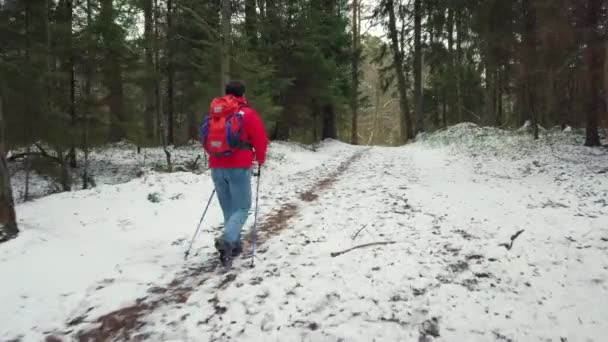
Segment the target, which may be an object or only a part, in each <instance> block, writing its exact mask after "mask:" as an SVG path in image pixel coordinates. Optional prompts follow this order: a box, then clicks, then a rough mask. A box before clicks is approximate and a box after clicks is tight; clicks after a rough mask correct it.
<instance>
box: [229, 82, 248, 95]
mask: <svg viewBox="0 0 608 342" xmlns="http://www.w3.org/2000/svg"><path fill="white" fill-rule="evenodd" d="M243 94H245V82H243V81H230V82H228V84H226V95H234V96H236V97H242V96H243Z"/></svg>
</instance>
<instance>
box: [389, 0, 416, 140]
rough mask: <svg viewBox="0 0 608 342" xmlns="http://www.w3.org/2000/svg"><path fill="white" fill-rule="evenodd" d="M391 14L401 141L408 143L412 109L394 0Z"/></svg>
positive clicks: (390, 34)
mask: <svg viewBox="0 0 608 342" xmlns="http://www.w3.org/2000/svg"><path fill="white" fill-rule="evenodd" d="M386 6H387V11H388V15H389V36H390V40H391V50H392V51H393V66H394V68H395V73H396V74H397V86H398V89H399V100H400V101H399V108H400V111H401V120H400V122H399V123H400V125H399V127H400V142H401V143H402V144H403V143H406V142H407V141H408V140H409V139H410V138H411V137H412V133H411V132H412V127H411V126H412V125H411V121H410V109H409V103H408V100H407V81H406V78H405V73H404V70H403V51H402V50H401V48H400V46H399V33H398V32H397V20H396V18H395V4H394V1H393V0H387V1H386Z"/></svg>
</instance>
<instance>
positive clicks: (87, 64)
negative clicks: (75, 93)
mask: <svg viewBox="0 0 608 342" xmlns="http://www.w3.org/2000/svg"><path fill="white" fill-rule="evenodd" d="M86 11H87V30H86V35H85V39H86V46H87V49H86V52H85V61H84V72H85V79H84V98H85V100H84V103H85V105H84V110H83V113H84V132H83V137H82V150H83V152H84V166H83V171H82V188H83V189H87V188H88V187H89V117H90V116H91V111H92V110H91V109H92V107H93V100H92V91H91V84H92V83H93V52H92V51H91V45H92V41H93V35H92V33H91V26H92V25H93V14H92V11H93V9H92V8H91V0H87V7H86Z"/></svg>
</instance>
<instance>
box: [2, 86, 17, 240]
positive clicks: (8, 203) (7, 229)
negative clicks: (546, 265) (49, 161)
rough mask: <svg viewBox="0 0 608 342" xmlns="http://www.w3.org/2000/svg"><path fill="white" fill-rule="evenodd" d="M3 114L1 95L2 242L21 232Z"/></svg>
mask: <svg viewBox="0 0 608 342" xmlns="http://www.w3.org/2000/svg"><path fill="white" fill-rule="evenodd" d="M2 114H3V113H2V95H0V242H4V241H7V240H10V239H12V238H14V237H16V236H17V234H19V229H18V228H17V220H16V218H15V202H14V200H13V189H12V186H11V179H10V173H9V170H8V165H7V163H6V154H5V152H4V139H5V136H4V133H5V131H4V120H3V116H2Z"/></svg>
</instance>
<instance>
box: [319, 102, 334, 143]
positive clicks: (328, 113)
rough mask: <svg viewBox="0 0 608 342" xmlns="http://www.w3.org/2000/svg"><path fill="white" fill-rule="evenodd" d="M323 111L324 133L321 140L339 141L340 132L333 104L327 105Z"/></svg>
mask: <svg viewBox="0 0 608 342" xmlns="http://www.w3.org/2000/svg"><path fill="white" fill-rule="evenodd" d="M322 111H323V131H322V133H321V139H337V138H338V130H337V127H336V113H335V111H334V105H333V104H326V105H323V107H322Z"/></svg>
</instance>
